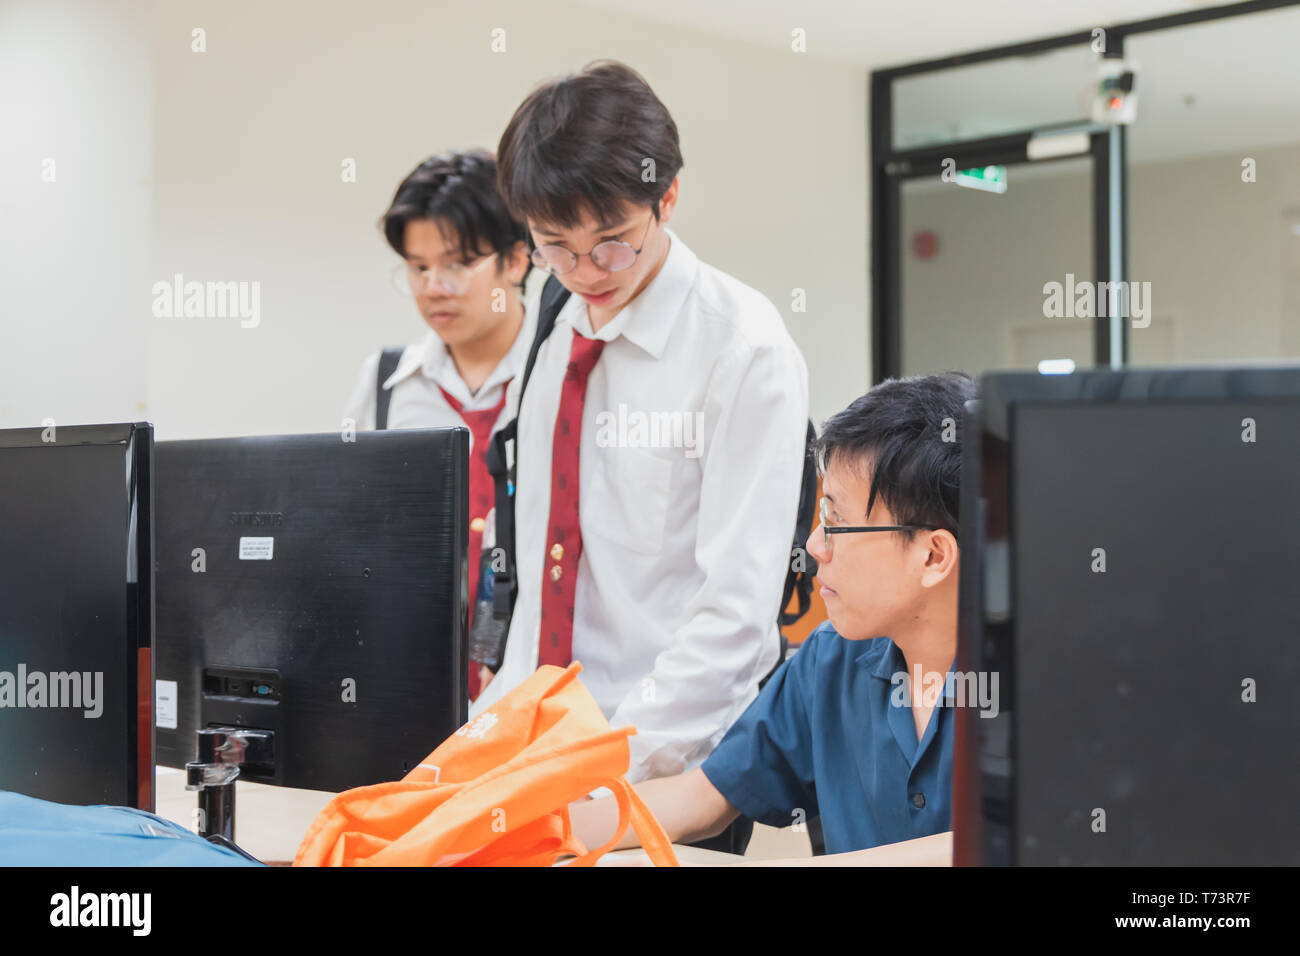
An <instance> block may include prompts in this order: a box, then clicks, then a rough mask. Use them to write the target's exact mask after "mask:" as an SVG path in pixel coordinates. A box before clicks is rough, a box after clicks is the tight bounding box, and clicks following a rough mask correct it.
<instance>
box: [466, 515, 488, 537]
mask: <svg viewBox="0 0 1300 956" xmlns="http://www.w3.org/2000/svg"><path fill="white" fill-rule="evenodd" d="M485 527H487V522H486V521H484V520H483V519H482V518H475V519H474V520H473V521H471V522H470V523H469V530H470V531H473V532H474V533H475V534H478V533H480V532H481V531H482V530H483V529H484V528H485Z"/></svg>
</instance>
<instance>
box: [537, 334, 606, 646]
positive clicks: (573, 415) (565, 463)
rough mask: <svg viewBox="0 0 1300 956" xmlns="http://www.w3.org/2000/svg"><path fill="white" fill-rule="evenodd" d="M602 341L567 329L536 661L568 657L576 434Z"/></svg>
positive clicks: (577, 533)
mask: <svg viewBox="0 0 1300 956" xmlns="http://www.w3.org/2000/svg"><path fill="white" fill-rule="evenodd" d="M604 347H605V343H604V342H602V341H601V340H600V339H588V338H584V337H583V336H581V335H579V334H578V333H577V332H574V333H573V345H572V347H571V348H570V349H569V367H568V369H567V370H566V371H565V373H564V385H563V387H562V388H561V390H560V408H559V411H558V412H557V413H556V416H555V437H554V439H553V441H552V445H551V515H550V520H549V521H548V522H547V525H546V528H547V539H546V555H545V557H544V558H543V560H542V625H541V633H540V637H541V639H540V641H539V642H538V651H537V663H538V665H542V664H558V665H559V666H561V667H565V666H567V665H568V664H569V662H570V661H571V660H572V659H573V596H574V589H575V587H576V586H577V583H578V558H579V556H581V554H582V528H581V527H580V526H579V524H578V475H579V470H578V461H579V455H578V451H579V439H580V438H581V437H582V403H583V399H584V398H585V397H586V394H587V378H588V376H590V375H591V370H592V369H593V368H595V367H596V360H597V359H598V358H600V352H601V349H603V348H604Z"/></svg>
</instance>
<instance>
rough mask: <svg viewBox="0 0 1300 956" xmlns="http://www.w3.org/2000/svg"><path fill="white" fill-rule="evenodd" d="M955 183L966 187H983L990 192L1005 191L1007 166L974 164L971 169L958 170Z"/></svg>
mask: <svg viewBox="0 0 1300 956" xmlns="http://www.w3.org/2000/svg"><path fill="white" fill-rule="evenodd" d="M957 185H959V186H965V187H967V188H968V189H983V190H984V191H985V192H990V193H1004V192H1006V191H1007V167H1005V166H976V167H975V168H973V169H962V170H959V171H958V172H957Z"/></svg>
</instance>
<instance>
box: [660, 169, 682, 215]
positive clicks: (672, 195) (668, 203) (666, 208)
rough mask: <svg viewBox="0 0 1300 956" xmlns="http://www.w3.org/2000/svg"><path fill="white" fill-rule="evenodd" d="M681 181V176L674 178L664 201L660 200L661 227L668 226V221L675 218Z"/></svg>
mask: <svg viewBox="0 0 1300 956" xmlns="http://www.w3.org/2000/svg"><path fill="white" fill-rule="evenodd" d="M681 181H682V177H681V176H674V177H673V181H672V185H670V186H669V187H668V192H666V193H664V197H663V199H660V200H659V225H661V226H666V225H668V220H669V219H671V218H673V210H674V209H675V208H677V188H678V186H679V185H680V184H681Z"/></svg>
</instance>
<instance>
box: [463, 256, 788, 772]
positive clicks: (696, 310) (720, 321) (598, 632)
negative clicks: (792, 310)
mask: <svg viewBox="0 0 1300 956" xmlns="http://www.w3.org/2000/svg"><path fill="white" fill-rule="evenodd" d="M668 236H669V241H670V245H669V250H668V255H667V258H666V260H665V261H664V264H663V267H662V268H661V269H660V271H659V273H658V274H657V275H656V276H655V277H654V279H653V280H652V281H651V282H650V284H649V285H647V286H646V288H645V289H643V290H642V291H641V294H640V295H638V296H637V297H636V298H635V299H633V300H632V302H630V303H629V304H628V305H627V306H626V307H625V308H623V309H622V310H621V311H620V312H619V313H618V314H617V315H616V316H615V317H614V318H613V319H611V320H610V321H609V322H608V323H607V324H606V325H604V326H603V327H602V328H601V329H600V331H599V332H596V333H595V334H594V336H593V333H592V329H591V322H590V318H589V316H588V313H587V304H586V302H585V300H583V299H582V298H581V297H580V296H578V295H572V296H570V297H569V300H568V301H567V302H566V303H565V305H564V308H563V309H562V310H561V312H560V314H559V316H558V317H557V319H556V324H555V329H554V331H553V332H552V333H551V335H550V337H549V338H548V339H547V340H546V343H545V344H544V345H543V346H542V349H541V352H540V353H539V354H538V358H537V364H536V366H535V367H534V369H533V374H532V378H531V379H530V380H529V383H528V391H527V393H526V397H525V401H524V407H523V410H522V414H521V416H520V420H519V435H518V462H519V465H518V475H517V480H516V488H517V490H516V495H517V498H516V505H515V511H516V549H517V564H518V569H519V596H518V600H517V602H516V605H515V611H514V617H513V620H512V621H511V626H510V636H509V639H508V642H507V645H506V653H505V659H504V661H503V662H502V666H501V669H500V671H499V672H498V674H497V675H496V678H495V679H494V680H493V681H492V683H491V684H489V685H488V687H487V689H486V690H485V691H484V692H483V693H482V694H481V695H480V696H479V698H478V700H477V701H475V703H474V705H473V707H472V708H471V714H472V715H475V716H476V715H477V714H479V713H481V712H482V711H483V710H484V709H486V708H488V707H490V706H491V705H492V704H493V703H495V702H496V701H497V700H499V699H500V697H501V696H502V695H503V694H504V693H505V692H506V691H508V690H510V689H511V688H513V687H515V686H517V685H518V684H519V683H520V682H521V681H523V680H524V679H525V678H527V677H528V675H529V674H531V673H532V672H533V671H534V670H535V669H536V667H537V661H538V631H539V627H540V618H541V585H542V574H543V571H544V564H543V560H544V558H545V552H546V550H547V549H549V548H550V547H551V544H552V542H550V541H548V540H547V534H548V526H549V514H550V488H551V447H552V438H553V435H554V430H555V419H556V414H557V411H558V408H559V399H560V388H561V384H562V380H563V377H564V374H565V367H566V365H567V363H568V360H569V349H570V344H571V342H572V337H573V335H574V334H575V330H577V332H579V333H581V334H583V335H586V336H587V337H594V338H598V339H602V340H604V341H605V342H606V345H605V348H604V350H603V352H602V354H601V356H600V360H599V361H598V362H597V363H596V367H595V368H594V369H593V371H592V373H591V377H590V378H589V379H588V382H587V392H586V399H585V403H584V407H583V416H582V434H581V445H580V448H581V452H580V462H581V463H580V469H579V481H580V488H581V492H580V498H581V502H580V518H579V520H580V522H581V527H582V546H583V547H582V555H581V557H580V559H579V562H578V571H577V573H578V579H577V584H576V589H575V590H576V596H575V606H574V625H573V658H574V660H577V661H580V662H581V663H582V666H583V671H582V675H581V678H580V679H581V680H582V682H583V683H584V684H585V685H586V687H587V688H588V690H590V691H591V693H592V695H593V696H594V697H595V699H596V701H597V703H598V704H599V705H600V707H601V710H602V711H603V712H604V714H605V716H606V717H607V718H608V719H609V721H610V723H611V724H612V725H613V726H615V727H621V726H625V725H628V724H632V725H635V726H636V728H637V734H636V736H634V737H632V738H631V740H630V745H631V753H632V761H631V768H630V770H629V773H628V779H629V780H630V781H632V782H636V781H639V780H643V779H646V778H649V777H660V776H667V775H671V774H676V773H682V772H684V771H687V770H690V769H693V768H694V767H696V766H698V765H699V764H700V763H701V762H703V760H704V758H705V757H706V756H708V754H709V753H710V752H711V751H712V750H713V748H714V747H715V746H716V745H717V744H718V742H719V741H720V740H721V739H722V736H723V734H724V733H725V732H726V731H727V729H728V728H729V727H730V726H731V724H732V723H733V722H734V721H735V720H736V718H737V717H739V716H740V714H741V713H742V712H743V711H744V709H745V707H746V706H748V704H749V703H750V701H751V700H753V698H754V696H755V695H756V693H757V684H758V681H759V680H761V679H762V677H763V676H764V675H765V674H766V673H767V672H768V671H769V670H770V669H771V668H772V666H773V665H774V664H775V663H776V659H777V652H778V645H779V641H780V636H779V634H778V630H777V623H776V618H777V612H778V610H779V605H780V603H781V589H782V584H783V583H784V581H785V575H786V568H787V567H788V566H789V562H790V549H791V545H792V542H793V538H794V526H795V516H796V512H797V510H798V498H799V487H800V479H801V476H802V473H803V461H804V451H805V447H804V443H805V437H806V435H805V432H806V428H807V419H808V370H807V366H806V365H805V364H804V360H803V356H802V355H801V354H800V352H799V350H798V348H797V347H796V346H795V344H794V341H793V340H792V339H791V338H790V335H789V333H788V332H787V331H786V328H785V325H784V323H783V322H782V319H781V316H780V313H778V312H777V310H776V307H775V306H773V305H772V303H771V302H770V301H768V300H767V299H766V298H765V297H764V296H763V295H762V294H761V293H759V292H757V291H755V290H754V289H751V288H750V287H748V286H746V285H744V284H743V283H741V282H740V281H738V280H737V279H735V278H733V277H731V276H729V275H726V274H725V273H722V272H720V271H718V270H717V269H715V268H713V267H712V266H709V265H708V264H706V263H703V262H700V260H699V259H698V258H697V257H696V255H695V254H694V253H693V252H692V251H691V250H690V249H689V248H688V247H687V246H686V244H685V243H684V242H682V241H681V239H680V238H678V237H677V236H676V235H675V234H674V233H673V232H672V231H671V230H668ZM511 391H512V393H514V394H515V395H517V393H518V382H516V383H515V384H513V385H512V386H511ZM513 401H517V399H512V402H513ZM654 413H663V414H662V415H659V416H656V415H655V414H654ZM656 421H657V422H658V424H657V425H656V424H653V423H654V422H656ZM697 424H698V426H699V428H698V431H697V429H696V425H697ZM638 426H640V427H638ZM552 563H553V562H551V561H550V560H549V559H548V560H546V561H545V570H547V571H549V569H550V565H551V564H552Z"/></svg>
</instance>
